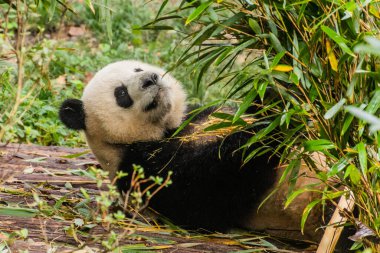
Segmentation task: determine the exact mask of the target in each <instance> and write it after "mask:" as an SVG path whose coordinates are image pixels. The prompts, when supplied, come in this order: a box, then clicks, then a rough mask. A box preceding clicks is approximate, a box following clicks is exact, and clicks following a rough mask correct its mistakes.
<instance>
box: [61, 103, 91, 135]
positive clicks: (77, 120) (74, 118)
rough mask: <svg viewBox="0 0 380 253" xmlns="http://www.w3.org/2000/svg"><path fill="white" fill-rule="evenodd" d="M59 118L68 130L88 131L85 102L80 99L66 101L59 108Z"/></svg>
mask: <svg viewBox="0 0 380 253" xmlns="http://www.w3.org/2000/svg"><path fill="white" fill-rule="evenodd" d="M59 118H60V119H61V121H62V122H63V124H65V125H66V126H67V127H68V128H71V129H75V130H85V129H86V124H85V113H84V108H83V102H82V101H81V100H79V99H66V100H65V101H64V102H63V103H62V105H61V108H59Z"/></svg>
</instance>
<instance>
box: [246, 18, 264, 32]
mask: <svg viewBox="0 0 380 253" xmlns="http://www.w3.org/2000/svg"><path fill="white" fill-rule="evenodd" d="M248 24H249V26H250V27H251V29H252V31H254V32H255V33H256V34H261V33H262V32H261V27H260V25H259V23H258V22H257V21H256V20H254V19H252V18H250V19H249V20H248Z"/></svg>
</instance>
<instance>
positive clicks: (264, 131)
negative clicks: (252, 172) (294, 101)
mask: <svg viewBox="0 0 380 253" xmlns="http://www.w3.org/2000/svg"><path fill="white" fill-rule="evenodd" d="M280 121H281V116H278V117H276V119H275V120H273V121H272V123H270V124H269V126H267V127H266V128H264V129H261V130H260V131H258V132H257V133H256V134H255V135H254V136H252V137H251V138H250V139H249V140H248V141H247V143H246V144H244V145H243V146H242V148H245V147H249V146H251V145H252V144H254V143H256V142H258V141H260V140H261V139H262V138H263V137H265V136H266V135H267V134H269V133H270V132H272V131H273V130H274V129H275V128H276V127H277V126H278V125H279V124H280Z"/></svg>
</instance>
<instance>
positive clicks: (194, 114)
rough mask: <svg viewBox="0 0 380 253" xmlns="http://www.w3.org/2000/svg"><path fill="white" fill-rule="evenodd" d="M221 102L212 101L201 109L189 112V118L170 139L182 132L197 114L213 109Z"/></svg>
mask: <svg viewBox="0 0 380 253" xmlns="http://www.w3.org/2000/svg"><path fill="white" fill-rule="evenodd" d="M220 102H221V100H217V101H214V102H211V103H208V104H207V105H204V106H202V107H199V108H197V109H196V110H194V111H192V112H191V116H190V117H189V118H188V119H187V120H185V121H184V122H183V123H182V124H181V125H180V126H179V127H178V128H177V130H176V131H175V132H174V133H173V135H172V137H174V136H176V135H177V134H178V133H179V132H181V131H182V129H184V128H185V126H187V125H188V124H189V123H190V122H191V121H192V120H193V118H194V117H195V116H197V115H198V114H199V113H201V112H203V111H204V110H206V109H207V108H210V107H213V106H214V105H217V104H219V103H220Z"/></svg>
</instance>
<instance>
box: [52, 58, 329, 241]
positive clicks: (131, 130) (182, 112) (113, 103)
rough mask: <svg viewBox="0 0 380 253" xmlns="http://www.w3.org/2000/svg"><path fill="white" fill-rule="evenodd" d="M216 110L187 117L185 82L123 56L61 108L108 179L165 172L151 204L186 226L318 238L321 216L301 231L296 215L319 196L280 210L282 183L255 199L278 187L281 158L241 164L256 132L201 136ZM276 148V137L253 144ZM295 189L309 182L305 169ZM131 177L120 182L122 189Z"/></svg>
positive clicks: (63, 117) (314, 215)
mask: <svg viewBox="0 0 380 253" xmlns="http://www.w3.org/2000/svg"><path fill="white" fill-rule="evenodd" d="M220 110H222V111H223V110H228V109H220V108H209V109H207V110H204V111H202V112H201V113H198V114H197V115H196V116H192V119H191V122H190V123H189V124H187V125H186V126H185V127H184V128H183V129H182V131H180V132H179V134H178V135H176V136H174V137H173V136H172V135H173V132H175V131H176V130H177V129H178V127H179V126H180V125H181V123H182V122H184V120H186V119H188V118H189V116H188V114H187V112H188V111H189V109H187V105H186V94H185V92H184V90H183V88H182V85H181V84H180V83H179V82H178V81H177V80H176V79H175V78H173V77H172V76H171V75H170V74H169V73H166V72H165V71H164V70H162V69H161V68H158V67H155V66H152V65H149V64H146V63H142V62H139V61H133V60H126V61H119V62H115V63H112V64H109V65H107V66H106V67H104V68H103V69H101V70H100V71H99V72H97V73H96V74H95V76H94V77H93V79H92V80H91V81H90V82H89V83H88V85H87V86H86V87H85V89H84V92H83V96H82V98H81V99H67V100H65V101H64V102H63V103H62V105H61V107H60V111H59V116H60V119H61V121H62V122H63V123H64V124H65V125H66V126H67V127H69V128H71V129H75V130H83V131H84V133H85V136H86V139H87V142H88V145H89V147H90V148H91V150H92V152H93V153H94V154H95V156H96V158H97V159H98V161H99V162H100V165H101V166H102V168H103V169H105V170H107V171H109V175H110V177H111V179H112V178H114V177H115V175H116V173H117V171H124V172H127V173H129V174H131V171H132V165H133V164H137V165H141V166H142V167H143V168H144V170H145V174H146V175H147V176H151V175H161V176H163V177H166V176H167V175H168V173H169V171H171V172H172V175H171V180H172V182H173V183H172V184H171V185H170V186H169V187H166V188H164V189H162V190H161V191H160V192H159V193H158V194H157V195H156V196H155V197H154V198H152V200H151V202H150V207H151V208H152V209H154V210H156V211H157V212H159V213H161V214H162V215H164V216H166V217H168V218H169V219H171V220H172V221H173V222H174V223H175V224H177V225H181V226H184V227H185V228H202V229H205V230H207V231H228V230H229V229H231V228H237V227H243V228H248V229H253V230H259V231H264V232H268V233H270V234H274V235H279V236H284V237H288V238H291V239H307V240H314V241H318V240H319V239H320V237H321V234H322V232H321V231H322V230H316V229H317V228H318V227H319V226H320V225H321V220H320V213H319V212H318V211H316V212H315V213H312V215H310V217H309V220H308V223H307V225H306V229H305V233H304V234H301V232H300V219H301V216H302V211H303V209H304V208H305V206H306V205H307V204H308V203H309V202H310V201H311V200H312V198H315V197H317V196H315V195H313V194H312V193H308V194H306V193H305V194H303V195H301V197H300V198H299V200H298V201H297V200H296V201H295V203H294V204H292V205H291V206H290V207H289V208H288V209H285V210H284V209H283V203H284V201H285V199H286V194H287V191H286V186H282V187H280V189H279V191H278V192H277V193H275V194H274V195H273V196H272V198H270V199H269V201H267V202H266V204H264V206H263V207H262V208H261V209H260V210H258V209H257V208H258V206H259V204H260V203H261V202H262V201H263V200H264V198H265V197H266V196H267V195H268V194H269V193H271V192H272V191H273V189H275V187H277V183H278V181H279V179H280V176H281V170H282V167H281V166H280V164H279V163H280V159H279V156H278V155H276V154H273V152H272V153H271V152H267V153H265V154H263V155H261V156H257V157H255V158H254V159H251V160H250V161H249V162H247V163H245V164H243V162H242V161H243V158H242V152H243V151H242V149H239V147H241V146H242V145H243V144H245V143H246V142H247V140H249V138H251V137H252V136H253V135H254V133H255V132H256V131H257V130H259V129H250V130H249V131H245V130H241V131H236V130H231V132H230V133H229V134H227V135H226V134H223V133H214V134H205V133H204V131H203V129H204V128H205V127H206V126H208V125H209V123H208V122H209V121H212V119H213V115H215V114H214V113H215V112H218V111H220ZM258 145H266V146H268V147H270V148H272V149H273V150H274V149H275V148H276V147H277V146H278V142H276V141H272V142H270V143H257V144H254V145H253V146H251V147H250V148H249V150H248V152H249V151H250V150H252V149H254V148H257V147H258ZM300 174H302V176H301V177H300V178H299V180H298V182H297V185H296V187H301V186H303V185H305V184H310V183H314V182H315V179H314V178H313V175H312V173H311V172H310V171H309V170H307V168H306V166H302V167H301V170H300ZM128 183H129V178H128V177H127V178H124V179H119V180H118V182H117V185H118V188H119V189H120V191H125V190H126V189H128V187H129V186H128Z"/></svg>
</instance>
